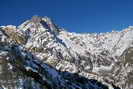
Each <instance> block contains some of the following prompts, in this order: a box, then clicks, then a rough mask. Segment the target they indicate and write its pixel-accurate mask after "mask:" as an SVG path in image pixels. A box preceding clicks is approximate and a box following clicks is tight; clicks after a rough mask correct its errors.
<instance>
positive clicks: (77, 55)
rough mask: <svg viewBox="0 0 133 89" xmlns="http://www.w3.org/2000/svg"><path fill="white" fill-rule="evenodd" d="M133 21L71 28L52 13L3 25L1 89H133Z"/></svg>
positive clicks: (0, 35) (0, 49)
mask: <svg viewBox="0 0 133 89" xmlns="http://www.w3.org/2000/svg"><path fill="white" fill-rule="evenodd" d="M132 53H133V27H128V28H126V29H124V30H122V31H112V32H107V33H99V34H97V33H91V34H90V33H85V34H79V33H72V32H68V31H66V30H64V29H63V28H60V27H59V26H57V25H56V24H55V23H54V22H53V21H52V20H51V19H50V18H48V17H38V16H34V17H32V19H31V20H27V21H25V22H24V23H23V24H21V25H20V26H18V27H16V26H13V25H8V26H1V27H0V87H1V89H133V55H132Z"/></svg>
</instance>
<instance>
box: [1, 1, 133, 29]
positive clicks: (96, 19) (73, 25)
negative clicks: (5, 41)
mask: <svg viewBox="0 0 133 89" xmlns="http://www.w3.org/2000/svg"><path fill="white" fill-rule="evenodd" d="M33 15H39V16H48V17H51V18H52V19H53V20H54V21H55V23H56V24H58V25H59V26H61V27H64V28H66V29H67V30H68V31H71V32H107V31H111V30H112V29H118V30H120V29H122V28H125V27H128V26H129V25H133V0H0V25H7V24H13V25H19V24H21V23H22V22H23V21H25V20H26V19H29V18H30V17H31V16H33Z"/></svg>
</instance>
